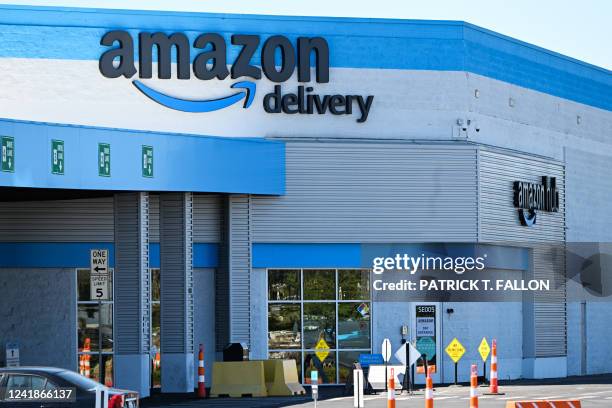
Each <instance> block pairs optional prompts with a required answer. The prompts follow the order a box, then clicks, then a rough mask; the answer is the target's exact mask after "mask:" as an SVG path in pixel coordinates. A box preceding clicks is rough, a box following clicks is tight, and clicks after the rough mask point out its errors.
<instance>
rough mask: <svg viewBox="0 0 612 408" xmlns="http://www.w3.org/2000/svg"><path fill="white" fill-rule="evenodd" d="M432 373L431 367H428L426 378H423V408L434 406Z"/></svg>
mask: <svg viewBox="0 0 612 408" xmlns="http://www.w3.org/2000/svg"><path fill="white" fill-rule="evenodd" d="M432 371H433V367H428V370H427V378H425V408H433V406H434V399H433V380H432V378H431V372H432Z"/></svg>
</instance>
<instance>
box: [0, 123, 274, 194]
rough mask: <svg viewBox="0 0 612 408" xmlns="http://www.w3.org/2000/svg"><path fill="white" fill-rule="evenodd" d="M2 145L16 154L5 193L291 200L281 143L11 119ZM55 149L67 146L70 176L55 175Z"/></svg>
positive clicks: (3, 175)
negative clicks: (104, 164) (104, 167)
mask: <svg viewBox="0 0 612 408" xmlns="http://www.w3.org/2000/svg"><path fill="white" fill-rule="evenodd" d="M0 137H2V138H3V139H4V142H3V144H6V142H7V141H11V142H12V143H11V144H10V147H12V148H14V152H13V154H14V157H12V160H13V163H12V164H11V167H10V168H8V167H7V168H4V170H12V171H0V186H5V187H32V188H57V189H82V190H113V191H192V192H217V193H243V194H271V195H282V194H284V193H285V144H284V143H283V142H280V141H272V140H265V139H263V138H228V137H211V136H200V135H189V134H174V133H161V132H145V131H134V130H125V129H109V128H96V127H85V126H74V125H60V124H49V123H39V122H26V121H16V120H10V119H0ZM53 141H61V142H63V143H62V145H63V155H64V160H63V164H62V168H63V170H62V172H63V174H54V172H53V160H54V158H53V148H52V146H53V145H52V143H53ZM55 143H56V144H55V146H57V142H55ZM106 145H108V147H109V149H110V150H109V151H110V166H109V171H108V173H110V174H109V175H108V176H107V175H106V174H104V171H103V172H100V171H99V166H100V157H99V156H100V149H101V147H106ZM145 147H146V151H147V152H150V149H151V148H152V152H153V162H152V177H148V176H145V175H143V169H142V168H143V152H145V150H143V149H144V148H145ZM107 152H108V150H107ZM56 166H57V165H56ZM56 170H57V167H56ZM56 173H57V172H56Z"/></svg>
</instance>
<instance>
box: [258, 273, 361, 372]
mask: <svg viewBox="0 0 612 408" xmlns="http://www.w3.org/2000/svg"><path fill="white" fill-rule="evenodd" d="M370 307H371V302H370V271H369V270H361V269H350V270H336V269H316V270H314V269H271V270H268V350H269V357H270V358H282V359H294V360H295V361H296V366H297V368H298V375H299V377H300V379H303V380H302V381H303V382H304V383H309V382H310V372H311V371H312V370H317V371H319V381H320V382H321V383H322V384H336V383H338V382H345V381H346V378H347V373H348V372H350V369H351V367H352V364H353V363H354V362H355V361H356V360H358V359H359V354H362V353H370V350H371V347H372V346H371V324H370V314H371V311H370ZM321 342H322V343H321ZM320 345H321V346H323V347H322V348H320V349H317V347H318V346H320ZM317 351H319V355H317Z"/></svg>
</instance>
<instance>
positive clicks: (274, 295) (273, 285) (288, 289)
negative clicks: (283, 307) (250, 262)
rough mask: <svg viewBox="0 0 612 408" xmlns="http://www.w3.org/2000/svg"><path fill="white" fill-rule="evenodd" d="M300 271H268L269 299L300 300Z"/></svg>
mask: <svg viewBox="0 0 612 408" xmlns="http://www.w3.org/2000/svg"><path fill="white" fill-rule="evenodd" d="M300 287H301V285H300V271H299V269H298V270H284V271H270V272H269V273H268V299H270V300H300V298H301V292H302V291H301V288H300Z"/></svg>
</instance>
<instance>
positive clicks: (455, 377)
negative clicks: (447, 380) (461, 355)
mask: <svg viewBox="0 0 612 408" xmlns="http://www.w3.org/2000/svg"><path fill="white" fill-rule="evenodd" d="M457 366H458V364H457V362H455V385H457Z"/></svg>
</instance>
